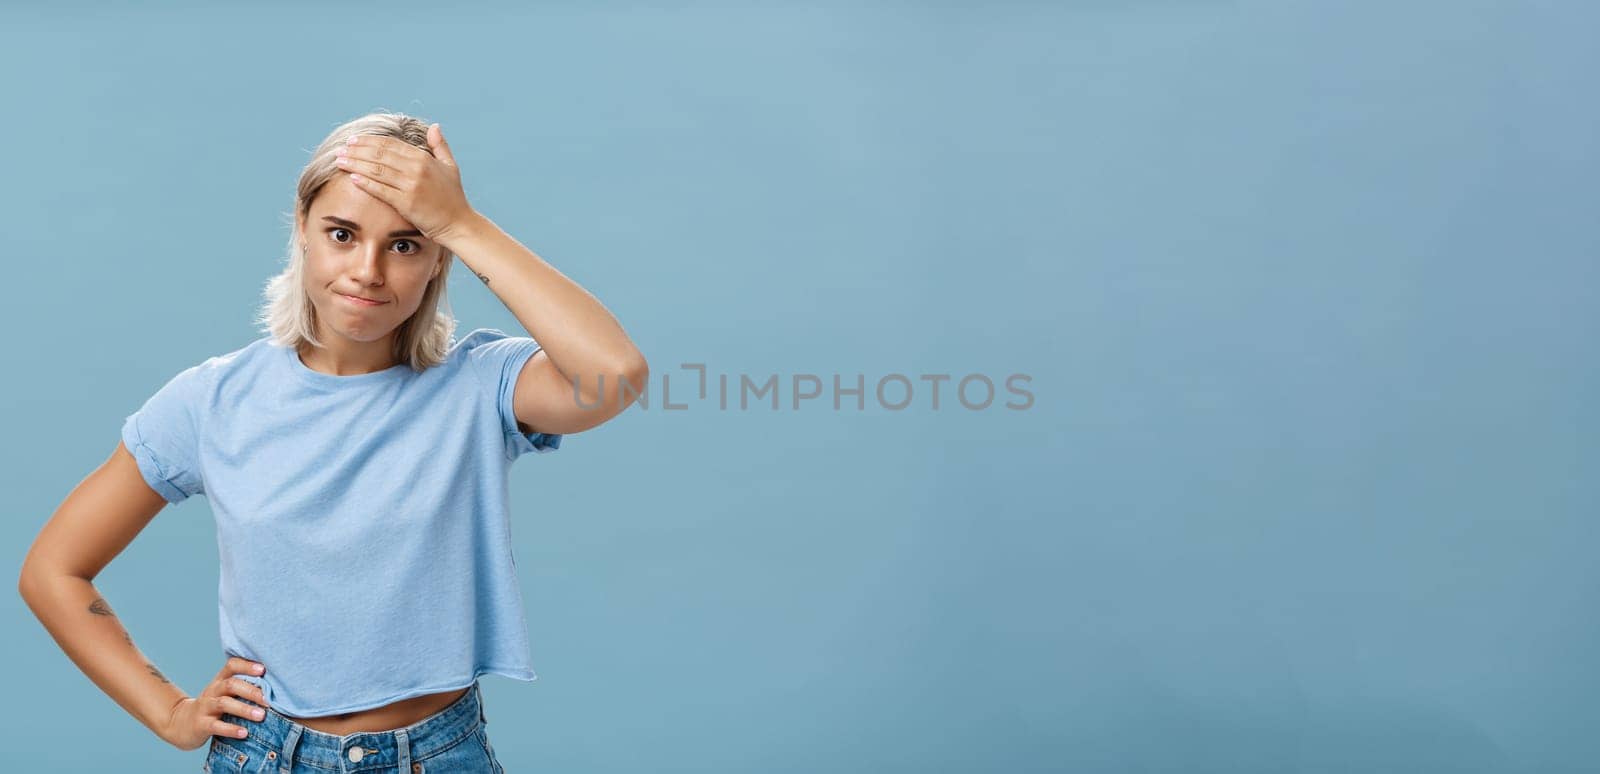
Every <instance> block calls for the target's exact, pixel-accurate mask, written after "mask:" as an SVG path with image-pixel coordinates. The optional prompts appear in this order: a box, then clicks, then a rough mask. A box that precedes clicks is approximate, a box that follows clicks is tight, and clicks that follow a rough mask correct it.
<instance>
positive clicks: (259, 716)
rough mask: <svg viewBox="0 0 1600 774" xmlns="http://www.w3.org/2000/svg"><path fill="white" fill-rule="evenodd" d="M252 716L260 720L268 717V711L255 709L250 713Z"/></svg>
mask: <svg viewBox="0 0 1600 774" xmlns="http://www.w3.org/2000/svg"><path fill="white" fill-rule="evenodd" d="M250 716H251V717H253V718H255V719H256V720H260V719H262V718H264V717H266V716H267V713H265V712H262V711H261V710H255V711H253V712H251V713H250Z"/></svg>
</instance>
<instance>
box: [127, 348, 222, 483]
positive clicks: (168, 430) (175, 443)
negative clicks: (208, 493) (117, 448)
mask: <svg viewBox="0 0 1600 774" xmlns="http://www.w3.org/2000/svg"><path fill="white" fill-rule="evenodd" d="M203 365H204V364H201V365H195V366H191V367H189V368H186V369H184V370H183V371H180V372H179V373H178V375H177V376H174V377H172V378H171V379H170V380H168V381H167V383H166V384H165V385H163V386H162V387H161V389H160V390H157V391H156V393H155V394H154V395H152V396H150V398H149V399H148V400H146V401H145V402H144V405H143V406H141V407H140V408H139V410H138V411H135V412H134V413H132V414H129V415H128V416H127V418H126V419H124V420H123V422H122V444H123V445H124V446H126V447H127V448H128V452H129V453H130V454H132V455H133V458H134V460H136V461H137V462H138V463H139V473H140V474H141V475H142V476H143V477H144V480H145V483H147V484H149V485H150V488H151V489H154V490H155V491H156V492H158V493H160V495H161V496H162V497H163V498H166V500H167V502H169V503H180V502H183V501H184V500H186V499H188V498H189V497H190V496H191V495H197V494H203V493H204V492H205V486H204V482H203V481H202V479H201V476H200V459H199V457H200V454H199V449H200V417H201V414H202V412H201V408H200V403H201V400H202V399H203V398H204V395H205V393H204V389H203V385H202V383H201V382H202V380H203V379H204V377H205V373H204V371H203Z"/></svg>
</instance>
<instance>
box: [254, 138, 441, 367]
mask: <svg viewBox="0 0 1600 774" xmlns="http://www.w3.org/2000/svg"><path fill="white" fill-rule="evenodd" d="M356 134H371V135H380V136H386V137H394V138H397V139H400V140H404V141H406V142H408V143H411V144H412V145H415V146H417V147H419V148H421V149H423V150H427V151H428V152H429V153H432V151H431V150H429V148H428V123H427V122H424V121H423V120H421V119H419V118H415V117H412V116H408V115H406V114H404V113H390V112H376V113H368V114H367V115H364V116H361V117H360V118H357V119H354V120H351V121H347V122H345V123H343V124H340V125H339V126H338V127H337V128H335V129H334V130H333V131H332V132H331V133H330V134H329V135H328V136H327V137H326V138H325V139H323V141H322V144H321V145H318V146H317V149H316V151H314V152H313V153H312V154H311V160H310V161H309V162H307V163H306V166H305V168H304V169H302V170H301V171H300V184H299V186H298V188H297V190H296V192H295V201H294V206H295V209H296V210H297V211H298V212H299V214H300V217H301V218H305V217H307V216H308V214H309V213H310V211H311V202H312V201H313V200H315V199H316V198H317V194H318V193H320V192H321V191H322V186H323V185H324V184H325V183H327V182H328V181H329V180H331V179H333V176H334V174H335V173H337V172H340V171H342V170H341V169H340V167H339V166H338V165H337V164H335V163H334V158H335V157H336V154H337V152H338V150H339V149H340V148H343V147H344V145H345V139H346V138H348V137H350V136H351V135H356ZM440 249H441V250H444V256H443V260H444V267H443V268H441V269H440V270H439V275H438V276H436V277H434V278H433V279H432V280H429V281H428V287H427V289H426V290H424V291H423V294H422V304H421V305H420V306H418V307H417V311H416V312H415V313H413V314H412V315H411V317H410V318H408V319H407V320H406V321H405V322H403V323H401V324H400V327H399V329H398V334H397V335H396V336H395V352H394V355H395V357H396V358H398V359H399V360H400V361H401V362H404V363H409V364H410V365H411V367H412V369H414V370H416V371H423V370H426V369H428V368H431V367H433V366H436V365H438V364H440V363H442V362H444V359H445V353H446V351H448V350H449V348H450V339H451V337H452V336H454V335H455V329H456V320H455V316H454V315H453V314H452V313H451V311H450V298H449V295H448V294H446V292H445V290H446V281H447V280H448V279H449V278H450V266H451V265H452V264H454V263H455V260H454V259H455V254H454V253H451V252H450V251H449V250H448V249H446V248H444V247H443V246H442V245H441V246H440ZM305 260H306V255H305V251H304V250H302V249H301V244H300V235H299V233H298V232H297V231H296V229H295V228H294V215H293V213H290V214H289V245H288V253H287V256H286V259H285V263H286V266H285V267H284V269H283V271H282V272H280V273H279V274H278V275H277V276H275V277H273V278H272V279H270V280H268V281H267V283H266V287H265V289H264V290H263V292H262V296H263V297H264V299H265V302H264V303H263V304H262V307H261V311H260V313H259V314H258V315H257V317H256V320H255V322H256V323H257V324H258V325H260V326H261V330H262V332H264V333H268V334H271V336H272V338H273V341H274V342H276V343H277V344H280V345H282V346H285V347H290V348H293V349H296V350H298V349H299V347H300V345H301V343H307V344H310V345H312V346H317V347H320V346H322V342H320V341H318V340H317V335H316V331H317V325H316V314H317V310H316V307H315V306H314V305H313V304H312V303H311V297H310V296H309V295H307V294H306V291H305V287H304V286H303V285H302V284H301V282H302V278H303V272H304V270H305Z"/></svg>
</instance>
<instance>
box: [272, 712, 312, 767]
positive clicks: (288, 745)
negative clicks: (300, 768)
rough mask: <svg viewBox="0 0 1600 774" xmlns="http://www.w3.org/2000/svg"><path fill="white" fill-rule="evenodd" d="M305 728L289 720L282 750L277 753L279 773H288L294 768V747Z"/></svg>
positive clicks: (298, 742)
mask: <svg viewBox="0 0 1600 774" xmlns="http://www.w3.org/2000/svg"><path fill="white" fill-rule="evenodd" d="M305 730H306V727H305V726H302V725H300V724H299V723H295V722H293V721H290V723H289V736H288V737H286V738H285V739H284V740H283V750H282V751H281V752H279V753H278V771H279V772H280V773H281V774H289V772H290V770H292V769H293V768H294V748H295V745H298V744H300V733H301V732H302V731H305Z"/></svg>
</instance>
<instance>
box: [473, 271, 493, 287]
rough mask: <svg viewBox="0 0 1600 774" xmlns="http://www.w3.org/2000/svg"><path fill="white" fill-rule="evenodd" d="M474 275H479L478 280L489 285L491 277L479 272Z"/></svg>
mask: <svg viewBox="0 0 1600 774" xmlns="http://www.w3.org/2000/svg"><path fill="white" fill-rule="evenodd" d="M473 274H477V275H478V279H480V280H483V284H485V285H487V284H489V275H487V274H480V273H479V272H473Z"/></svg>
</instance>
